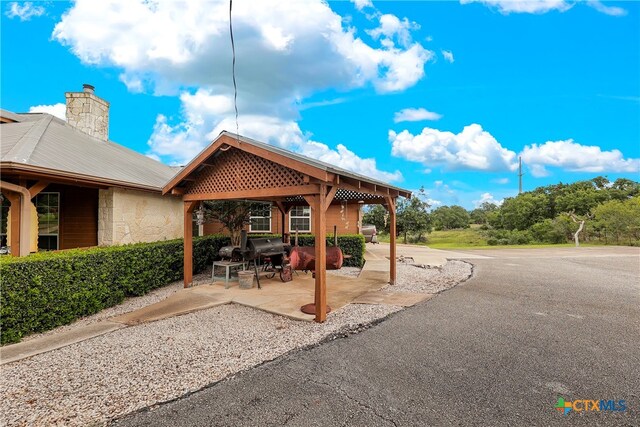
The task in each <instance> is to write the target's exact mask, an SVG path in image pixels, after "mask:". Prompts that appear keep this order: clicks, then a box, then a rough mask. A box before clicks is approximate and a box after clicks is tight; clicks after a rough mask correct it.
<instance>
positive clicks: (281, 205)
mask: <svg viewBox="0 0 640 427" xmlns="http://www.w3.org/2000/svg"><path fill="white" fill-rule="evenodd" d="M276 206H277V207H278V210H279V211H280V219H281V220H282V243H287V240H286V239H285V235H286V230H287V227H286V225H285V223H284V221H285V215H286V213H287V208H285V206H284V203H282V202H276Z"/></svg>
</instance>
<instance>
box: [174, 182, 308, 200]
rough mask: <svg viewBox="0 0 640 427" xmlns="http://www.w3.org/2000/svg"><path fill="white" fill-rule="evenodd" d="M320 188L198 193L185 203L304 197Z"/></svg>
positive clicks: (280, 188) (291, 187) (186, 198)
mask: <svg viewBox="0 0 640 427" xmlns="http://www.w3.org/2000/svg"><path fill="white" fill-rule="evenodd" d="M318 191H319V186H318V185H315V184H308V185H294V186H290V187H278V188H262V189H259V190H243V191H232V192H228V193H198V194H186V195H185V196H184V197H183V200H184V201H190V202H193V201H201V200H232V199H240V200H242V199H250V200H262V199H261V198H265V197H266V198H269V197H292V196H304V195H308V194H317V193H318Z"/></svg>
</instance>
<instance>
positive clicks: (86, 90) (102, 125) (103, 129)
mask: <svg viewBox="0 0 640 427" xmlns="http://www.w3.org/2000/svg"><path fill="white" fill-rule="evenodd" d="M65 97H66V98H67V122H68V123H69V124H70V125H71V126H73V127H75V128H76V129H78V130H80V131H82V132H84V133H86V134H88V135H91V136H93V137H95V138H98V139H100V140H102V141H108V140H109V103H108V102H107V101H105V100H104V99H102V98H99V97H97V96H96V95H95V88H94V87H93V86H92V85H90V84H83V85H82V92H66V93H65Z"/></svg>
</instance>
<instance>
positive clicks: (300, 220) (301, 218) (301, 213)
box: [289, 206, 311, 233]
mask: <svg viewBox="0 0 640 427" xmlns="http://www.w3.org/2000/svg"><path fill="white" fill-rule="evenodd" d="M296 230H298V231H304V232H307V233H310V232H311V208H310V207H309V206H295V207H293V208H292V209H291V212H290V213H289V232H291V233H295V232H296Z"/></svg>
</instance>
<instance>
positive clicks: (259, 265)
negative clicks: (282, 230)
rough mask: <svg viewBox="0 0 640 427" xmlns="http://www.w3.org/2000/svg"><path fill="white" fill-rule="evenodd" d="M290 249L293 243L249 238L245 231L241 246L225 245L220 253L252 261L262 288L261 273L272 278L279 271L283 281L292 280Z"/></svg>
mask: <svg viewBox="0 0 640 427" xmlns="http://www.w3.org/2000/svg"><path fill="white" fill-rule="evenodd" d="M290 250H291V245H289V244H286V243H283V242H282V241H280V240H278V239H270V238H260V239H247V233H246V232H245V231H243V232H242V237H241V246H224V247H222V248H220V251H219V252H218V255H220V257H221V258H222V259H226V260H230V261H238V262H239V261H245V262H246V261H249V262H252V263H253V269H254V271H255V274H256V280H257V282H258V288H260V287H261V286H260V274H263V275H265V276H266V277H267V278H269V279H271V278H273V277H274V276H275V275H276V273H279V274H280V279H281V280H282V281H283V282H288V281H290V280H291V269H290V267H289V265H288V261H289V258H288V254H289V252H290Z"/></svg>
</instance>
